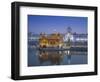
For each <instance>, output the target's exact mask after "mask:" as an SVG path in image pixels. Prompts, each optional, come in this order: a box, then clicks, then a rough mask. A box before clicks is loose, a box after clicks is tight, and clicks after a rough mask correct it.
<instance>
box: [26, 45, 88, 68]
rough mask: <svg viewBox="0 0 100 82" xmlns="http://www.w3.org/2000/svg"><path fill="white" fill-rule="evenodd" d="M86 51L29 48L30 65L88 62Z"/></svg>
mask: <svg viewBox="0 0 100 82" xmlns="http://www.w3.org/2000/svg"><path fill="white" fill-rule="evenodd" d="M87 61H88V60H87V52H86V51H68V50H67V51H40V50H37V49H34V48H30V47H29V48H28V66H49V65H75V64H87Z"/></svg>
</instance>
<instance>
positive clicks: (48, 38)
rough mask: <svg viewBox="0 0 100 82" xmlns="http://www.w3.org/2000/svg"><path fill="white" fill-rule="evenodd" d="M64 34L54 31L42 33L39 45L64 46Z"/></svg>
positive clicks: (44, 46) (43, 46)
mask: <svg viewBox="0 0 100 82" xmlns="http://www.w3.org/2000/svg"><path fill="white" fill-rule="evenodd" d="M62 45H63V36H62V35H61V34H60V33H53V34H50V35H46V34H45V33H41V34H40V38H39V47H42V48H46V47H62Z"/></svg>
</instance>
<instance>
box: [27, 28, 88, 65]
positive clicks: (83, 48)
mask: <svg viewBox="0 0 100 82" xmlns="http://www.w3.org/2000/svg"><path fill="white" fill-rule="evenodd" d="M87 63H88V62H87V34H77V33H72V29H71V28H70V27H68V28H67V32H66V33H65V34H62V33H58V32H54V33H52V34H45V33H40V34H39V35H35V34H33V35H30V36H29V38H28V66H49V65H74V64H87Z"/></svg>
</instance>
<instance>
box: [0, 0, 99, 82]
mask: <svg viewBox="0 0 100 82" xmlns="http://www.w3.org/2000/svg"><path fill="white" fill-rule="evenodd" d="M13 1H14V0H1V1H0V82H13V80H11V79H10V72H11V71H10V70H11V67H10V66H11V36H10V35H11V2H13ZM16 1H18V0H16ZM20 1H26V2H41V3H56V4H71V5H88V6H98V10H100V0H20ZM98 14H100V11H99V13H98ZM99 21H100V16H98V22H99ZM98 27H99V26H98ZM98 30H99V34H98V35H100V28H98ZM98 42H100V37H99V41H98ZM98 45H99V49H100V43H99V44H98ZM98 58H100V51H99V53H98ZM98 62H100V60H98ZM99 68H100V64H99ZM99 73H100V71H99ZM99 78H100V75H98V76H82V77H65V78H53V79H39V80H26V82H28V81H30V82H33V81H34V82H41V81H44V82H46V81H48V82H52V81H54V82H57V81H59V82H60V81H63V82H79V81H81V82H86V81H88V82H91V81H93V82H94V81H95V82H99ZM21 82H22V81H21Z"/></svg>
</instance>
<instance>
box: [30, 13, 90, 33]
mask: <svg viewBox="0 0 100 82" xmlns="http://www.w3.org/2000/svg"><path fill="white" fill-rule="evenodd" d="M87 24H88V18H87V17H70V16H46V15H44V16H43V15H28V32H33V33H35V34H40V33H41V32H45V33H46V34H50V33H53V32H55V31H56V32H59V33H66V31H67V28H68V27H71V28H72V32H76V33H87V26H88V25H87Z"/></svg>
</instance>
